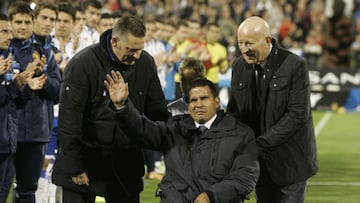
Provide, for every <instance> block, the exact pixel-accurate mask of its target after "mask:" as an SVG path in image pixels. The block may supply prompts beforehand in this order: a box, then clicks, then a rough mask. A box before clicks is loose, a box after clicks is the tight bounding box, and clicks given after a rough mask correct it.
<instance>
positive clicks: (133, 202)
mask: <svg viewBox="0 0 360 203" xmlns="http://www.w3.org/2000/svg"><path fill="white" fill-rule="evenodd" d="M62 195H63V197H62V198H63V203H74V202H76V203H94V202H95V194H93V193H80V192H75V191H73V190H68V189H66V188H63V193H62ZM105 201H106V203H121V202H126V203H139V202H140V197H139V195H137V196H133V197H124V196H123V195H120V194H119V193H111V194H107V195H105Z"/></svg>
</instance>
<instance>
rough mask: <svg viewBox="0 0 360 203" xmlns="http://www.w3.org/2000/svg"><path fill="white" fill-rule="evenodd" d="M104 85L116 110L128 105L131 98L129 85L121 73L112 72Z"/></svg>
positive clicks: (107, 76)
mask: <svg viewBox="0 0 360 203" xmlns="http://www.w3.org/2000/svg"><path fill="white" fill-rule="evenodd" d="M104 85H105V87H106V89H107V90H108V92H109V95H110V99H111V101H112V102H113V104H114V106H115V108H116V109H120V108H121V107H123V106H124V105H125V103H126V100H127V98H128V97H129V88H128V83H125V81H124V78H123V77H122V76H121V74H120V72H119V71H116V72H115V71H111V73H110V74H107V75H106V80H104Z"/></svg>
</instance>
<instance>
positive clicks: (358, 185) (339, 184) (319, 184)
mask: <svg viewBox="0 0 360 203" xmlns="http://www.w3.org/2000/svg"><path fill="white" fill-rule="evenodd" d="M308 185H314V186H356V187H360V182H308Z"/></svg>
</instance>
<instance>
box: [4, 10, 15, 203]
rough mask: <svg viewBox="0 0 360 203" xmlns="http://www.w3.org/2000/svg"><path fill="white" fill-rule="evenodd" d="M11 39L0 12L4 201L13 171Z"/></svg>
mask: <svg viewBox="0 0 360 203" xmlns="http://www.w3.org/2000/svg"><path fill="white" fill-rule="evenodd" d="M11 39H12V34H11V26H10V23H9V19H8V18H7V16H5V15H4V14H0V202H6V199H7V196H8V193H9V190H10V186H11V183H12V178H13V177H14V172H15V171H14V163H13V159H14V154H15V150H16V133H17V119H16V105H15V101H14V99H15V98H16V96H17V91H16V87H15V83H13V82H12V79H13V74H12V65H11V61H12V55H11V54H9V51H8V48H9V44H10V41H11Z"/></svg>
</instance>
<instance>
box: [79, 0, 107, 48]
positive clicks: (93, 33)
mask: <svg viewBox="0 0 360 203" xmlns="http://www.w3.org/2000/svg"><path fill="white" fill-rule="evenodd" d="M101 8H102V5H101V2H100V1H98V0H85V1H84V2H82V9H83V10H84V13H85V27H84V29H83V30H82V33H80V35H84V37H85V36H86V37H87V38H90V41H89V42H90V44H88V45H91V44H95V43H97V42H99V37H100V33H99V28H98V25H99V21H100V16H101V14H100V11H101Z"/></svg>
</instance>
